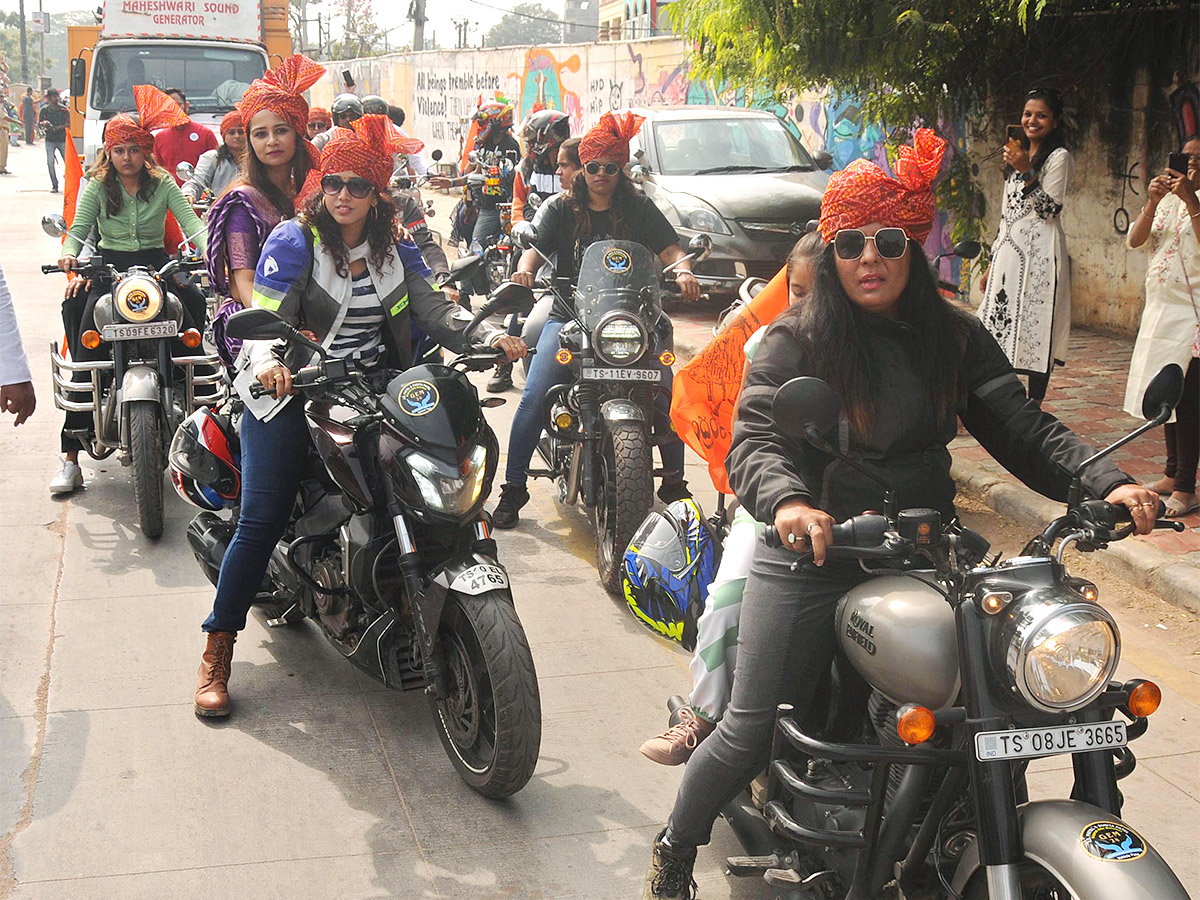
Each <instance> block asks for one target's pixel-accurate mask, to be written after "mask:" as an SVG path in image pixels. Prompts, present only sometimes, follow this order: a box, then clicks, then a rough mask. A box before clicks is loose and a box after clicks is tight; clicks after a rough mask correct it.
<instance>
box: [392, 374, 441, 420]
mask: <svg viewBox="0 0 1200 900" xmlns="http://www.w3.org/2000/svg"><path fill="white" fill-rule="evenodd" d="M438 400H439V397H438V390H437V388H436V387H434V386H433V385H432V384H430V383H429V382H428V381H413V382H409V383H408V384H406V385H405V386H404V387H402V388H401V389H400V394H399V396H397V397H396V401H397V402H398V403H399V404H400V408H401V409H402V410H404V411H405V412H406V413H408V414H409V415H410V416H427V415H429V414H430V413H431V412H433V411H434V410H435V409H437V405H438Z"/></svg>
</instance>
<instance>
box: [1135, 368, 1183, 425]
mask: <svg viewBox="0 0 1200 900" xmlns="http://www.w3.org/2000/svg"><path fill="white" fill-rule="evenodd" d="M1182 396H1183V369H1182V368H1180V367H1179V366H1178V365H1177V364H1175V363H1170V364H1168V365H1165V366H1163V367H1162V369H1161V370H1159V373H1158V374H1157V375H1155V376H1154V378H1153V380H1151V382H1150V384H1149V385H1148V386H1147V387H1146V393H1145V394H1143V395H1142V415H1143V416H1145V417H1146V418H1147V419H1151V420H1154V421H1155V422H1157V423H1158V424H1160V425H1161V424H1162V423H1163V422H1165V421H1167V419H1169V418H1171V413H1172V412H1173V411H1174V410H1175V407H1176V406H1177V405H1178V404H1179V398H1180V397H1182Z"/></svg>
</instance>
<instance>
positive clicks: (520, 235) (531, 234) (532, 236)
mask: <svg viewBox="0 0 1200 900" xmlns="http://www.w3.org/2000/svg"><path fill="white" fill-rule="evenodd" d="M512 236H513V239H514V240H515V241H516V242H517V246H518V247H520V248H521V249H522V250H528V249H529V248H530V247H532V246H533V245H534V244H536V243H537V239H538V230H537V226H535V225H534V224H533V223H532V222H530V221H527V220H525V219H522V220H521V221H520V222H517V223H516V224H515V225H513V228H512Z"/></svg>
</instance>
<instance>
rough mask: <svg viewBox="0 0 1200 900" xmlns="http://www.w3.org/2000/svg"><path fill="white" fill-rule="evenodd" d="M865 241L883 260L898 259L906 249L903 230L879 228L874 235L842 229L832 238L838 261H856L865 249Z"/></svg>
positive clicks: (853, 229) (906, 239) (906, 240)
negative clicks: (873, 246)
mask: <svg viewBox="0 0 1200 900" xmlns="http://www.w3.org/2000/svg"><path fill="white" fill-rule="evenodd" d="M867 241H871V242H873V243H874V244H875V252H876V253H878V254H879V255H880V256H881V257H883V258H884V259H899V258H900V257H902V256H903V255H904V251H905V250H906V249H907V248H908V235H907V234H905V233H904V229H903V228H880V229H879V230H878V231H877V232H875V233H874V234H864V233H863V232H862V231H859V230H858V229H857V228H843V229H842V230H841V231H839V232H838V233H837V234H835V235H834V236H833V249H834V252H836V253H837V255H838V259H858V258H859V257H860V256H862V255H863V251H864V250H866V249H867Z"/></svg>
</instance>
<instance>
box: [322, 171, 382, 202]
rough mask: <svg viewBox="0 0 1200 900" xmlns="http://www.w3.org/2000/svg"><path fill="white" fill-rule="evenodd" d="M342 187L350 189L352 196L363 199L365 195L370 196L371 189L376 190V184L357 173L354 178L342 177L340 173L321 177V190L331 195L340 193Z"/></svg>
mask: <svg viewBox="0 0 1200 900" xmlns="http://www.w3.org/2000/svg"><path fill="white" fill-rule="evenodd" d="M342 188H346V189H347V190H349V191H350V196H351V197H356V198H357V199H359V200H362V199H363V198H364V197H369V196H370V195H371V191H373V190H375V186H374V185H373V184H371V182H369V181H367V179H365V178H361V177H359V176H358V175H355V176H354V177H353V178H342V177H341V176H339V175H326V176H325V177H323V178H322V179H321V190H323V191H324V192H325V193H326V194H329V195H330V196H331V197H332V196H334V195H335V194H340V193H341V192H342Z"/></svg>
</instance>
